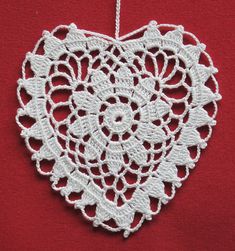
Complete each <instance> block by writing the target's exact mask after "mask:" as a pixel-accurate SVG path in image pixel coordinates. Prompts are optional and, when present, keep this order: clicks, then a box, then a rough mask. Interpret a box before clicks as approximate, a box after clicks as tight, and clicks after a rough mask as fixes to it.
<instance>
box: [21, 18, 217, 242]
mask: <svg viewBox="0 0 235 251" xmlns="http://www.w3.org/2000/svg"><path fill="white" fill-rule="evenodd" d="M22 69H23V70H22V78H21V79H19V81H18V92H17V94H18V99H19V102H20V105H21V108H19V109H18V112H17V117H16V120H17V123H18V124H19V126H20V127H21V129H22V132H21V136H22V137H23V138H24V139H25V142H26V146H27V148H28V149H29V150H30V151H31V152H32V153H33V154H32V159H33V160H35V161H36V166H37V169H38V171H39V172H40V173H41V174H44V175H49V176H50V180H51V181H52V187H53V189H55V190H59V191H60V193H61V195H63V196H64V197H65V199H66V201H67V202H68V203H71V204H74V207H75V208H79V209H80V210H81V211H82V213H83V215H84V216H85V217H86V218H87V219H89V220H92V221H93V224H94V226H98V225H101V226H103V227H105V228H106V229H108V230H110V231H120V230H124V236H125V237H127V236H128V235H129V233H130V232H134V231H136V230H137V229H138V228H139V227H140V226H141V224H142V223H143V221H144V219H147V220H151V218H152V215H155V214H158V213H159V211H160V209H161V206H162V204H166V203H168V201H169V200H171V199H172V198H173V197H174V195H175V188H176V187H180V186H181V182H182V181H183V180H185V179H186V178H187V177H188V174H189V170H190V169H192V168H193V167H194V166H195V163H196V162H197V161H198V159H199V157H200V152H201V149H203V148H205V147H206V146H207V143H206V142H207V141H208V139H209V138H210V136H211V132H212V127H213V126H214V125H215V124H216V121H215V116H216V113H217V105H216V101H217V100H219V99H220V98H221V97H220V94H219V93H218V84H217V82H216V80H215V78H214V73H216V72H217V69H216V68H214V66H213V63H212V60H211V58H210V56H209V55H208V54H207V53H206V52H205V45H204V44H201V43H200V42H199V41H198V40H197V38H196V37H195V36H194V35H192V34H191V33H188V32H185V31H184V29H183V27H182V26H175V25H157V23H156V22H154V21H152V22H150V24H149V25H148V26H146V29H145V30H144V31H143V32H142V33H139V34H138V35H135V37H132V38H131V39H128V40H125V41H120V40H115V39H113V38H111V37H107V36H105V35H101V34H97V33H92V32H88V31H84V30H80V29H77V27H76V26H75V25H74V24H71V25H70V26H58V27H57V28H56V29H55V30H54V31H52V32H51V33H49V32H47V31H45V32H43V36H42V38H41V39H40V40H39V41H38V43H37V45H36V47H35V49H34V50H33V52H32V53H27V55H26V59H25V61H24V63H23V68H22ZM48 163H49V164H48ZM50 166H51V169H50V170H49V167H50Z"/></svg>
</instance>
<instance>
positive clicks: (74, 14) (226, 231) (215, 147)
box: [0, 0, 235, 251]
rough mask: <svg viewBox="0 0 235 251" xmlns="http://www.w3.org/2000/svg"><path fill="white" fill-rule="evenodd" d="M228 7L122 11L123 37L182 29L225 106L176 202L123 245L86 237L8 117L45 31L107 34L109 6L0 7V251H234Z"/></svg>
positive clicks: (202, 0)
mask: <svg viewBox="0 0 235 251" xmlns="http://www.w3.org/2000/svg"><path fill="white" fill-rule="evenodd" d="M234 3H235V2H234V1H233V0H227V1H224V0H217V1H214V0H199V1H189V0H164V1H154V0H146V1H137V0H133V1H124V0H123V1H122V11H121V34H125V33H127V32H129V31H131V30H133V29H136V28H138V27H140V26H142V25H145V24H146V23H148V22H149V20H151V19H156V20H157V21H158V22H159V23H174V24H182V25H184V26H185V29H186V30H188V31H191V32H193V33H194V34H196V35H197V36H198V37H199V39H200V40H201V41H202V42H203V43H205V44H207V50H208V52H209V53H210V54H211V56H212V58H213V59H214V63H215V66H216V67H218V68H219V74H218V75H217V79H218V81H219V83H220V90H221V94H222V96H223V100H222V101H221V102H220V105H219V113H218V117H217V119H218V124H217V126H216V128H215V130H214V132H213V137H212V139H211V140H210V142H209V145H208V148H207V149H206V150H205V151H204V152H203V154H202V156H201V159H200V161H199V163H198V165H197V167H196V169H195V170H193V171H192V173H191V176H190V178H189V179H188V180H187V181H186V182H184V184H183V187H182V189H180V190H179V191H178V193H177V194H176V197H175V199H174V200H173V201H171V202H170V203H169V205H167V206H166V207H165V208H164V209H163V210H162V212H161V214H160V215H159V216H157V217H155V218H154V220H153V221H151V222H148V223H145V224H144V226H143V227H142V228H141V229H140V230H139V231H138V232H137V233H135V234H134V235H131V236H130V238H129V239H127V240H126V239H123V237H122V235H121V234H111V233H108V232H107V231H104V230H102V229H100V228H98V229H93V227H92V225H91V224H90V223H87V222H86V221H85V220H84V219H83V218H82V215H81V213H79V212H78V211H75V210H73V209H71V208H70V207H69V206H68V205H67V204H66V203H65V202H64V199H63V198H62V197H60V195H59V194H57V193H55V192H53V191H52V190H51V188H50V182H49V181H48V179H47V178H45V177H41V176H40V175H39V174H37V172H36V170H35V169H34V165H33V163H32V162H31V160H30V157H29V156H30V155H29V153H28V152H27V151H26V149H25V147H24V143H23V140H21V138H20V136H19V129H18V128H17V126H16V123H15V121H14V117H15V114H16V109H17V107H18V102H17V99H16V86H17V84H16V80H17V79H18V78H19V77H20V67H21V63H22V60H23V59H24V56H25V53H26V52H27V51H30V50H32V49H33V46H34V44H35V42H36V41H37V40H38V38H39V37H40V36H41V33H42V31H43V30H44V29H47V30H51V29H52V28H54V27H55V26H57V25H59V24H69V23H71V22H75V23H76V24H77V25H78V27H81V28H85V29H88V30H92V31H97V32H100V33H105V34H108V35H113V34H114V17H115V9H114V8H115V1H114V0H112V1H101V0H96V1H87V0H79V1H78V0H70V1H63V0H57V1H53V0H47V1H38V0H34V1H31V0H1V1H0V28H1V43H0V57H1V67H0V76H1V82H0V87H1V91H0V107H1V109H0V111H1V122H0V135H1V140H0V165H1V170H0V250H2V251H6V250H7V251H8V250H19V251H21V250H23V251H25V250H35V251H37V250H50V251H53V250H61V251H64V250H79V251H83V250H87V251H89V250H103V251H105V250H148V251H149V250H150V251H151V250H165V251H167V250H171V251H172V250H181V251H184V250H187V251H188V250H213V251H215V250H220V251H222V250H226V251H227V250H234V246H235V238H234V236H235V220H234V219H235V200H234V189H235V186H234V184H235V182H234V180H235V170H234V162H235V159H234V150H233V146H234V140H235V130H234V127H235V120H234V117H235V94H234V93H235V84H234V79H235V76H234V72H235V71H234V67H233V66H234V56H235V55H234V39H235V33H234V25H235V20H234V8H235V4H234Z"/></svg>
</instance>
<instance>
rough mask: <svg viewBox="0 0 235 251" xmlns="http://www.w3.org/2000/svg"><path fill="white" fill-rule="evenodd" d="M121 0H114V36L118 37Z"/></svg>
mask: <svg viewBox="0 0 235 251" xmlns="http://www.w3.org/2000/svg"><path fill="white" fill-rule="evenodd" d="M120 11H121V0H116V19H115V38H116V39H119V31H120Z"/></svg>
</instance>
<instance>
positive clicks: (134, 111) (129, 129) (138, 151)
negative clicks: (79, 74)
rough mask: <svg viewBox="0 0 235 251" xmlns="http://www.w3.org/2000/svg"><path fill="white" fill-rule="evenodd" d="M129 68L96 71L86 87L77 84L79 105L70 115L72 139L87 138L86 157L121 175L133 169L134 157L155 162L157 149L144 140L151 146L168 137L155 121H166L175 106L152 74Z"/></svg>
mask: <svg viewBox="0 0 235 251" xmlns="http://www.w3.org/2000/svg"><path fill="white" fill-rule="evenodd" d="M129 68H130V67H129ZM129 68H128V67H127V66H126V65H125V64H123V65H122V66H120V67H118V70H117V71H116V72H115V71H113V72H112V71H111V72H110V73H109V74H108V75H106V74H105V73H104V72H103V71H99V70H98V71H97V70H93V71H92V72H91V74H90V76H91V77H90V82H87V84H86V85H85V86H84V85H83V86H84V89H83V90H82V91H77V90H76V86H75V90H74V91H73V94H72V102H71V103H72V104H74V105H73V106H72V109H71V113H70V115H69V118H68V120H67V121H68V124H67V127H68V129H69V130H68V133H69V138H72V139H73V140H75V142H76V143H81V140H82V141H84V158H85V159H86V160H87V161H88V162H91V163H98V164H99V165H102V164H107V166H108V169H109V171H110V173H112V174H115V175H117V177H118V176H119V177H121V176H120V175H124V174H123V171H125V172H126V171H127V170H128V165H127V164H129V161H134V162H135V163H136V164H137V165H139V166H140V167H141V166H142V165H147V164H148V163H149V161H148V154H150V153H151V151H148V149H146V146H144V142H146V144H147V146H149V144H157V143H162V142H163V141H165V140H166V139H167V134H166V132H165V131H164V129H163V127H162V126H156V125H155V124H154V121H156V120H157V119H158V120H159V121H163V116H164V115H165V114H167V113H168V112H169V109H170V105H169V104H168V103H167V102H166V101H163V99H161V95H160V94H158V93H159V92H156V90H155V89H156V87H157V88H159V84H158V81H157V80H156V79H154V78H153V77H151V76H147V75H146V76H145V77H144V78H142V77H141V75H140V74H139V72H137V73H136V74H134V73H132V72H131V70H130V69H129ZM110 74H113V77H112V81H113V82H111V80H110ZM135 75H136V77H135ZM134 78H136V82H134V81H135V80H134ZM78 86H80V84H78ZM147 148H148V147H147ZM74 154H76V152H74ZM125 155H126V156H125ZM124 156H125V157H124ZM129 159H130V160H129ZM125 161H126V162H127V163H125ZM77 164H80V163H77ZM122 168H123V171H122V172H120V170H121V169H122Z"/></svg>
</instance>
